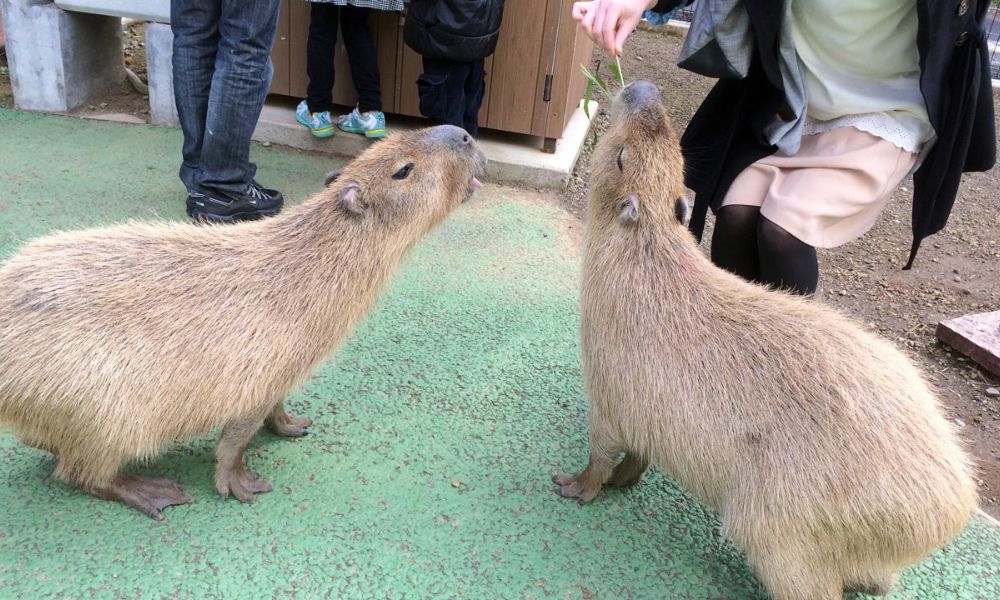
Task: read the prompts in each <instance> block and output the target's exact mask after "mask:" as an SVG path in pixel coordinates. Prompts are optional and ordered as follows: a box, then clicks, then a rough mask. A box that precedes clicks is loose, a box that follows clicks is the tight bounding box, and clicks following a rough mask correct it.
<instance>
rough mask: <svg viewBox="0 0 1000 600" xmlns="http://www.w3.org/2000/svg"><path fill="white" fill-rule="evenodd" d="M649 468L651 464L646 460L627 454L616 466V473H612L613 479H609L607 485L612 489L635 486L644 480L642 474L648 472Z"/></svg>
mask: <svg viewBox="0 0 1000 600" xmlns="http://www.w3.org/2000/svg"><path fill="white" fill-rule="evenodd" d="M648 467H649V462H648V461H647V460H646V459H645V458H643V457H641V456H639V455H637V454H633V453H631V452H626V453H625V458H623V459H622V461H621V462H620V463H618V464H617V465H615V470H614V471H611V478H610V479H608V483H607V485H610V486H612V487H628V486H630V485H635V484H637V483H639V480H640V479H642V474H643V473H645V472H646V469H647V468H648Z"/></svg>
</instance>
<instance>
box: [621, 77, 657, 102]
mask: <svg viewBox="0 0 1000 600" xmlns="http://www.w3.org/2000/svg"><path fill="white" fill-rule="evenodd" d="M621 99H622V102H624V103H625V104H627V105H629V106H633V107H637V108H638V107H640V106H644V105H646V104H649V103H651V102H660V90H659V89H657V87H656V86H655V85H653V84H652V83H650V82H648V81H636V82H633V83H630V84H629V85H628V86H627V87H626V88H625V89H623V90H622V93H621Z"/></svg>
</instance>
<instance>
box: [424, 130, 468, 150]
mask: <svg viewBox="0 0 1000 600" xmlns="http://www.w3.org/2000/svg"><path fill="white" fill-rule="evenodd" d="M427 135H428V138H429V141H431V142H432V143H437V144H444V145H446V146H448V147H449V148H451V149H453V150H468V149H471V148H474V147H475V146H476V140H474V139H473V138H472V136H471V135H469V133H468V132H467V131H466V130H464V129H462V128H461V127H455V126H454V125H438V126H437V127H431V128H430V129H429V130H428V132H427Z"/></svg>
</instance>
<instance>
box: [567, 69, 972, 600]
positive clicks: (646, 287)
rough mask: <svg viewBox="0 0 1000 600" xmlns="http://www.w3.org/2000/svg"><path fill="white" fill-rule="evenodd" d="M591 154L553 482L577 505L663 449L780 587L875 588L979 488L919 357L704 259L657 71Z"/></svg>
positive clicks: (941, 531) (804, 598) (964, 512)
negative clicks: (575, 354)
mask: <svg viewBox="0 0 1000 600" xmlns="http://www.w3.org/2000/svg"><path fill="white" fill-rule="evenodd" d="M592 160H593V163H592V164H593V167H592V172H593V176H592V179H591V184H590V200H589V217H588V224H587V228H586V248H585V255H584V272H583V282H582V294H581V309H582V323H581V335H582V340H581V342H582V352H583V363H584V371H585V376H586V390H587V394H588V396H589V398H590V417H589V420H590V461H589V464H588V465H587V468H586V469H584V470H583V471H582V472H581V473H579V474H578V475H575V476H572V477H569V476H556V477H555V481H556V483H557V484H558V485H559V487H558V489H557V491H558V492H559V493H560V494H561V495H563V496H568V497H576V498H579V499H580V500H581V501H582V502H589V501H590V500H592V499H593V498H594V497H595V495H596V494H597V493H598V491H599V490H600V488H601V486H602V485H604V484H609V485H617V486H623V485H630V484H634V483H636V482H637V481H639V479H640V478H641V476H642V473H643V471H644V470H645V468H646V465H647V464H650V463H651V464H655V465H659V466H660V467H662V468H663V469H664V470H665V471H666V472H667V473H668V474H670V475H671V476H673V477H674V478H676V480H677V481H678V482H679V483H680V484H681V485H682V486H684V487H685V488H687V489H688V490H690V491H691V492H693V493H694V494H695V495H697V496H698V497H699V498H701V499H702V500H703V501H704V502H705V503H707V504H708V505H710V506H712V507H713V508H715V509H716V510H718V511H719V513H720V514H721V516H722V519H723V524H724V531H725V534H726V535H727V536H728V537H729V538H730V539H732V540H734V541H735V542H736V543H737V544H739V545H740V546H741V547H742V548H743V549H744V550H745V551H746V554H747V558H748V560H749V562H750V564H751V565H752V566H753V567H754V569H755V570H756V573H757V575H758V577H759V578H760V580H761V582H762V583H763V584H764V586H765V587H766V588H767V590H768V591H769V592H770V593H771V595H772V596H773V597H774V598H776V599H777V600H829V599H837V598H841V597H842V592H843V591H866V592H870V593H879V594H884V593H887V592H888V591H889V589H890V588H891V587H892V585H893V583H894V581H895V578H896V573H897V572H898V571H899V570H900V569H901V568H903V567H905V566H907V565H909V564H911V563H914V562H916V561H919V560H921V559H922V558H924V557H925V556H927V555H928V553H930V552H931V551H932V550H934V549H935V548H938V547H940V546H942V545H943V544H945V543H947V542H948V541H949V540H950V539H952V538H953V537H954V536H956V535H957V534H958V533H959V532H960V531H961V530H962V528H963V527H964V526H965V524H966V522H967V521H968V519H969V517H970V515H971V514H972V512H973V511H974V510H975V509H976V504H977V495H976V487H975V484H974V483H973V479H972V476H971V473H972V467H971V466H970V461H969V459H968V457H967V456H966V454H965V452H964V451H963V449H962V447H961V444H960V442H959V440H958V438H957V435H956V432H955V431H954V430H953V428H952V426H951V424H950V423H949V422H948V421H947V420H946V419H945V418H944V416H943V414H942V410H941V408H940V407H939V405H938V402H937V400H936V399H935V396H934V394H933V393H932V391H931V390H930V389H929V386H928V385H927V383H925V381H924V378H923V376H922V375H921V373H920V371H919V370H918V369H917V368H916V367H915V366H914V365H913V363H912V362H911V361H910V360H909V359H907V357H906V356H904V355H903V354H902V353H901V352H900V351H898V350H897V349H896V348H894V347H893V346H892V345H891V344H889V343H888V342H886V341H885V340H883V339H880V338H879V337H877V336H876V335H873V334H871V333H869V332H866V331H864V330H863V329H862V328H861V327H859V326H858V325H856V324H855V323H853V322H852V321H851V320H850V319H848V318H846V317H844V316H842V315H841V314H839V313H838V312H836V311H834V310H831V309H829V308H825V307H823V306H822V305H821V304H820V303H819V302H818V301H815V300H810V299H804V298H802V297H798V296H792V295H789V294H786V293H784V292H780V291H775V290H772V289H768V288H765V287H763V286H760V285H756V284H752V283H748V282H746V281H744V280H742V279H740V278H739V277H737V276H735V275H732V274H730V273H728V272H726V271H723V270H722V269H719V268H717V267H716V266H714V265H713V264H711V262H709V260H708V259H707V258H706V257H705V256H704V254H703V252H702V251H701V250H700V249H699V247H698V245H697V244H696V242H695V240H694V238H693V237H692V236H691V234H690V233H689V232H688V231H687V228H686V227H685V225H684V219H685V214H686V212H687V204H686V201H685V200H684V198H683V195H684V192H685V190H684V186H683V161H682V158H681V154H680V150H679V146H678V140H677V137H676V135H675V133H674V131H673V129H672V126H671V124H670V122H669V118H668V116H667V112H666V110H665V108H664V106H663V103H662V100H661V98H660V94H659V92H658V91H657V89H656V87H655V86H653V85H652V84H650V83H647V82H637V83H633V84H632V85H630V86H628V87H626V88H625V89H624V90H623V91H622V92H621V93H620V94H619V96H618V98H617V99H616V100H615V102H614V104H613V107H612V115H611V124H610V126H609V129H608V131H607V133H606V134H605V135H604V137H603V139H602V140H601V141H600V143H599V144H598V147H597V148H596V150H595V152H594V156H593V159H592ZM622 452H624V453H625V457H624V459H623V460H622V462H621V463H620V464H618V465H616V464H615V462H616V461H617V459H618V456H619V455H620V453H622Z"/></svg>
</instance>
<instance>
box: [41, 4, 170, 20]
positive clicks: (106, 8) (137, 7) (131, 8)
mask: <svg viewBox="0 0 1000 600" xmlns="http://www.w3.org/2000/svg"><path fill="white" fill-rule="evenodd" d="M55 3H56V6H58V7H59V8H62V9H63V10H73V11H78V12H85V13H93V14H96V15H108V16H114V17H128V18H130V19H137V20H139V21H157V22H160V23H169V22H170V0H142V1H141V2H137V1H136V0H55Z"/></svg>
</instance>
